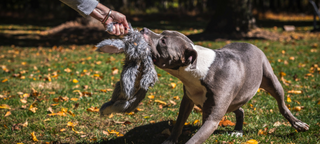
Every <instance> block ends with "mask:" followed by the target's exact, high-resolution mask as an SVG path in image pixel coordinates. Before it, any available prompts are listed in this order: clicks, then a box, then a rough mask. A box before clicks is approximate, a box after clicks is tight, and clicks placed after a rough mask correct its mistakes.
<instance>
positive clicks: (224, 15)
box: [205, 0, 255, 34]
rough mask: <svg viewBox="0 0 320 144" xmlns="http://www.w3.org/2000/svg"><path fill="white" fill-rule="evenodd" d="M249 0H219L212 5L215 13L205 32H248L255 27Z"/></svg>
mask: <svg viewBox="0 0 320 144" xmlns="http://www.w3.org/2000/svg"><path fill="white" fill-rule="evenodd" d="M251 2H252V1H251V0H236V1H234V0H221V1H220V0H219V1H216V2H214V3H212V4H213V5H215V6H214V8H215V10H214V11H215V12H214V14H213V16H212V17H211V20H210V22H209V24H208V25H207V27H206V29H205V32H210V33H212V32H218V33H226V34H229V33H233V32H248V31H249V30H250V29H251V28H253V27H255V20H254V18H253V17H252V13H251Z"/></svg>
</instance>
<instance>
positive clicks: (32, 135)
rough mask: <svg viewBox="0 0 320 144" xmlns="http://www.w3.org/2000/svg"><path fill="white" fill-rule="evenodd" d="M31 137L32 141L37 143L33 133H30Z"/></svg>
mask: <svg viewBox="0 0 320 144" xmlns="http://www.w3.org/2000/svg"><path fill="white" fill-rule="evenodd" d="M31 137H32V140H33V141H34V142H37V141H38V139H37V137H36V135H35V134H34V132H32V133H31Z"/></svg>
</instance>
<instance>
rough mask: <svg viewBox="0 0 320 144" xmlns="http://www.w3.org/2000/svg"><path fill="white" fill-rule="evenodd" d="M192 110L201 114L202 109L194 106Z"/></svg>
mask: <svg viewBox="0 0 320 144" xmlns="http://www.w3.org/2000/svg"><path fill="white" fill-rule="evenodd" d="M193 109H194V110H195V111H196V112H202V109H201V108H199V107H198V106H196V105H194V107H193Z"/></svg>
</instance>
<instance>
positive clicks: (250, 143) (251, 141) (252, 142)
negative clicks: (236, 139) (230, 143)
mask: <svg viewBox="0 0 320 144" xmlns="http://www.w3.org/2000/svg"><path fill="white" fill-rule="evenodd" d="M244 144H258V141H257V140H255V139H251V140H248V141H246V142H245V143H244Z"/></svg>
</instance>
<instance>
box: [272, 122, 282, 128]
mask: <svg viewBox="0 0 320 144" xmlns="http://www.w3.org/2000/svg"><path fill="white" fill-rule="evenodd" d="M280 125H282V124H281V123H280V122H279V121H277V122H275V123H274V124H273V126H274V127H278V126H280Z"/></svg>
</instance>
